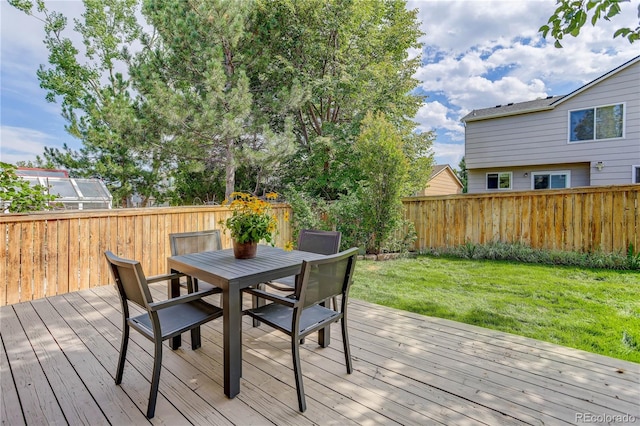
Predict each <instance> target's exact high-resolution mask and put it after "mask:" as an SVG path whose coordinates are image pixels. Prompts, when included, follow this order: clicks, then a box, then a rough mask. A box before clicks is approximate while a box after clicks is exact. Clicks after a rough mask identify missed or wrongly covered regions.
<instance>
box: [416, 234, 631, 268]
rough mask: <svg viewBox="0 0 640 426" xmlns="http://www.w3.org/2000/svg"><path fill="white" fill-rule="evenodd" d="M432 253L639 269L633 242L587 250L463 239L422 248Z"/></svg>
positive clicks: (462, 256) (464, 257)
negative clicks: (624, 247)
mask: <svg viewBox="0 0 640 426" xmlns="http://www.w3.org/2000/svg"><path fill="white" fill-rule="evenodd" d="M422 253H423V254H429V255H434V256H451V257H459V258H463V259H488V260H511V261H516V262H523V263H538V264H544V265H565V266H578V267H582V268H599V269H629V270H636V269H640V253H638V255H634V253H633V245H630V249H629V250H628V251H627V253H604V252H602V251H595V252H589V253H582V252H575V251H560V250H545V249H536V248H533V247H530V246H527V245H525V244H522V243H503V242H499V241H496V242H491V243H486V244H475V243H469V242H467V243H465V244H462V245H459V246H456V247H450V248H439V249H430V250H425V251H423V252H422Z"/></svg>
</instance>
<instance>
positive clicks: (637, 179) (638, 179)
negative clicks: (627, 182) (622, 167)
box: [631, 166, 640, 183]
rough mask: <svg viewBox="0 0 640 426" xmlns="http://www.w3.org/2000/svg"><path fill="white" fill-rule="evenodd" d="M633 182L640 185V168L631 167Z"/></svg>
mask: <svg viewBox="0 0 640 426" xmlns="http://www.w3.org/2000/svg"><path fill="white" fill-rule="evenodd" d="M631 182H633V183H640V166H631Z"/></svg>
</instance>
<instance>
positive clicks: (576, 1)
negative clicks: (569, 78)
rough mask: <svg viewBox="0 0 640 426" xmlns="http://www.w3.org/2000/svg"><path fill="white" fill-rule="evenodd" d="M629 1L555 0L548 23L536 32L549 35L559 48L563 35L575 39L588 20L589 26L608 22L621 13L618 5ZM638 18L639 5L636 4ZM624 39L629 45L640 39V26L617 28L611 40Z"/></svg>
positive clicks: (639, 13) (639, 14)
mask: <svg viewBox="0 0 640 426" xmlns="http://www.w3.org/2000/svg"><path fill="white" fill-rule="evenodd" d="M625 1H629V0H557V2H556V3H557V4H558V7H557V8H556V10H555V12H554V13H553V15H551V17H550V18H549V22H548V23H547V24H546V25H543V26H541V27H540V29H539V30H538V31H539V32H541V33H542V36H543V37H547V35H548V34H549V33H551V36H552V37H553V38H554V39H555V46H556V47H558V48H560V47H562V44H561V43H560V40H562V38H563V37H564V36H565V35H571V36H573V37H577V36H578V35H579V34H580V29H581V28H582V27H583V26H584V25H585V24H586V23H587V20H588V19H589V20H590V22H591V25H594V26H595V25H596V23H597V22H598V21H599V20H600V19H604V20H607V21H609V20H610V19H611V18H613V17H614V16H616V15H618V14H619V13H620V12H621V9H620V3H622V2H625ZM638 17H640V3H639V4H638ZM618 36H622V37H626V38H627V40H629V43H633V42H635V41H637V40H638V39H640V25H638V26H637V27H636V28H634V29H632V28H627V27H624V28H619V29H617V30H616V31H615V32H614V33H613V38H616V37H618Z"/></svg>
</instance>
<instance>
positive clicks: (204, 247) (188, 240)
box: [169, 229, 222, 256]
mask: <svg viewBox="0 0 640 426" xmlns="http://www.w3.org/2000/svg"><path fill="white" fill-rule="evenodd" d="M169 241H170V242H171V255H172V256H180V255H183V254H190V253H199V252H202V251H214V250H221V249H222V242H221V240H220V230H219V229H210V230H208V231H195V232H181V233H174V234H169Z"/></svg>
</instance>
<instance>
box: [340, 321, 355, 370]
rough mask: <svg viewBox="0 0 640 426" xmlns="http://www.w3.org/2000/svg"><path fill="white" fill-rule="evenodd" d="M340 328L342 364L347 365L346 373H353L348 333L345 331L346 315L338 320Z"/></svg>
mask: <svg viewBox="0 0 640 426" xmlns="http://www.w3.org/2000/svg"><path fill="white" fill-rule="evenodd" d="M340 325H341V326H342V344H343V349H344V362H345V364H346V365H347V373H348V374H351V373H352V372H353V366H352V365H351V349H350V347H349V332H348V331H347V317H346V315H345V316H343V317H342V319H341V320H340Z"/></svg>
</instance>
